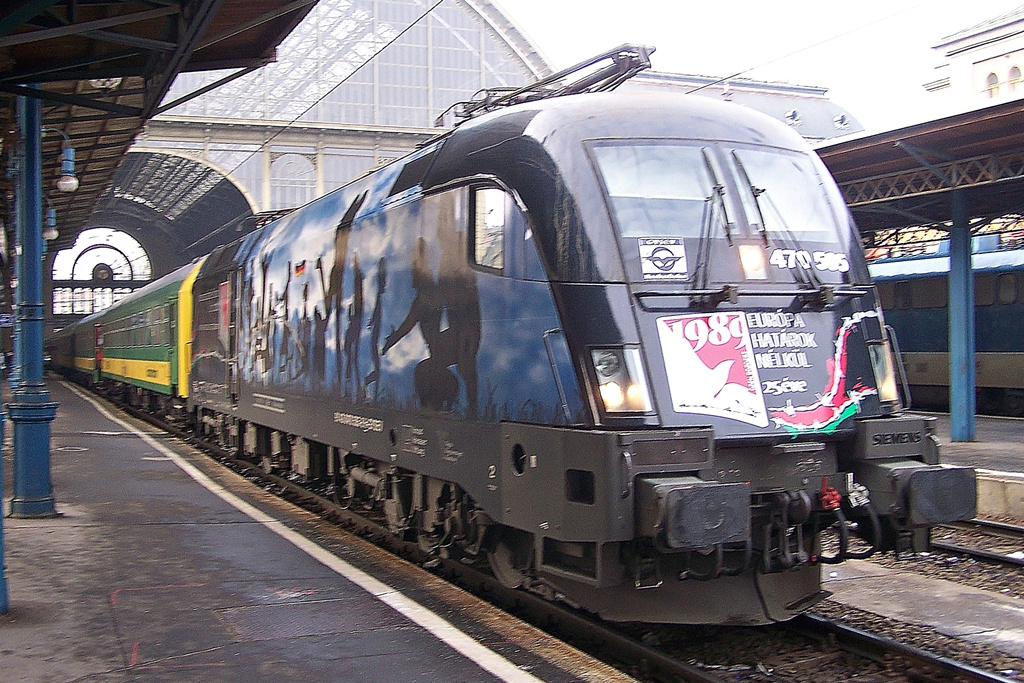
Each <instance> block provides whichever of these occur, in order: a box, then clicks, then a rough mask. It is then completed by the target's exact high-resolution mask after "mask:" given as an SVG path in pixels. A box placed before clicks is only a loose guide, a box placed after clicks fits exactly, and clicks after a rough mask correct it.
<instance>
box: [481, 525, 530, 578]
mask: <svg viewBox="0 0 1024 683" xmlns="http://www.w3.org/2000/svg"><path fill="white" fill-rule="evenodd" d="M487 561H488V562H489V563H490V565H491V571H492V572H494V578H496V579H498V582H499V583H500V584H501V585H503V586H505V587H506V588H519V587H520V586H522V585H523V582H524V581H525V580H526V578H527V576H528V575H529V572H530V565H532V564H533V538H532V537H531V536H530V534H527V533H525V532H523V531H519V530H518V529H512V528H510V527H503V528H502V530H501V536H500V537H499V538H498V540H497V542H496V543H495V544H494V549H493V550H491V551H490V552H488V553H487Z"/></svg>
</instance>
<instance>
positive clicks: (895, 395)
mask: <svg viewBox="0 0 1024 683" xmlns="http://www.w3.org/2000/svg"><path fill="white" fill-rule="evenodd" d="M868 354H869V355H870V356H871V368H872V369H873V370H874V371H875V386H877V387H878V400H879V401H881V402H883V403H897V404H898V403H899V401H900V392H899V388H898V387H897V386H896V368H895V366H894V365H893V362H892V350H891V349H890V348H889V342H888V341H883V342H882V343H881V344H869V345H868Z"/></svg>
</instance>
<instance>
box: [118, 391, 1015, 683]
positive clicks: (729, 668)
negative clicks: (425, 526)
mask: <svg viewBox="0 0 1024 683" xmlns="http://www.w3.org/2000/svg"><path fill="white" fill-rule="evenodd" d="M120 407H121V408H122V409H123V410H125V411H126V412H128V413H129V414H131V415H133V416H134V417H136V418H138V419H141V420H143V421H145V422H147V423H149V424H152V425H153V426H156V427H158V428H160V429H162V430H165V431H167V432H168V433H170V434H172V435H173V436H176V437H178V438H179V439H181V440H182V441H185V442H186V443H188V444H190V445H192V446H194V447H197V448H200V449H201V450H203V451H205V452H206V453H207V454H209V455H211V456H212V457H214V458H216V459H217V460H219V461H220V462H221V463H223V464H224V465H225V466H228V467H230V468H231V469H233V470H235V471H237V472H239V473H240V474H242V475H244V476H246V477H247V478H249V479H250V480H254V481H257V482H258V483H259V484H261V485H262V486H263V487H264V488H266V489H268V490H271V491H272V492H274V493H276V494H277V495H279V496H280V497H282V498H283V499H285V500H288V501H289V502H291V503H293V504H295V505H298V506H300V507H303V508H304V509H306V510H309V511H311V512H314V513H315V514H318V515H319V516H321V517H322V518H324V519H326V520H328V521H331V522H334V523H336V524H338V525H340V526H342V527H343V528H346V529H347V530H349V531H351V532H353V533H356V534H358V535H360V536H362V537H364V538H368V539H371V540H373V541H374V542H375V543H377V544H378V545H380V546H382V547H385V548H387V549H389V550H390V551H392V552H394V553H395V554H397V555H399V556H402V557H404V558H406V559H408V560H410V561H413V562H416V563H418V564H420V565H422V566H424V567H428V568H430V569H432V570H433V571H434V572H435V573H437V574H439V575H440V576H442V577H443V578H445V579H447V580H449V581H451V582H452V583H455V584H456V585H459V586H461V587H462V588H464V589H466V590H469V591H470V592H472V593H474V594H476V595H478V596H482V597H484V598H485V599H486V600H488V601H489V602H491V603H492V604H495V605H497V606H499V607H501V608H502V609H504V610H506V611H507V612H509V613H510V614H513V615H515V616H516V617H518V618H521V619H523V620H524V621H527V622H529V623H531V624H533V625H535V626H537V627H539V628H542V629H543V630H545V631H547V632H549V633H551V634H552V635H554V636H556V637H558V638H560V639H562V640H564V641H565V642H567V643H569V644H571V645H573V646H575V647H577V648H579V649H580V650H583V651H585V652H588V653H590V654H591V655H593V656H595V657H597V658H599V659H601V660H602V661H604V662H606V663H607V664H609V665H611V666H615V667H617V668H619V669H620V670H622V671H624V672H627V673H629V674H630V675H633V676H635V677H637V678H639V679H641V680H645V681H685V682H686V683H725V682H726V681H768V680H783V679H780V678H779V677H776V676H774V674H773V672H772V670H771V669H770V668H768V667H765V666H763V665H760V664H757V665H747V664H736V665H722V664H710V665H709V664H702V663H699V662H698V661H696V660H695V659H694V657H693V656H692V653H687V652H686V651H685V650H684V651H673V650H674V649H673V648H669V647H665V646H663V645H662V644H661V640H662V639H661V638H659V637H657V636H653V637H650V633H648V634H647V635H646V636H645V635H644V633H643V629H640V630H639V631H638V630H637V629H636V628H630V627H624V628H620V627H619V626H617V625H614V624H608V623H606V622H601V621H599V620H596V619H593V618H590V617H589V616H587V615H586V614H585V613H583V612H580V611H578V610H575V609H573V608H571V607H570V606H567V605H565V604H563V603H558V602H552V601H550V600H547V599H544V597H542V596H541V595H538V594H534V593H530V592H526V591H522V590H510V589H507V588H505V587H504V586H502V585H501V584H500V583H499V582H498V581H497V580H496V579H494V578H493V577H491V576H490V575H489V574H488V573H486V571H485V569H484V567H486V564H487V562H486V560H485V559H483V558H480V561H477V562H473V561H468V562H467V561H466V560H467V559H468V558H462V561H459V560H455V559H444V558H437V557H435V556H431V555H427V554H425V553H423V552H422V550H421V549H420V548H419V547H418V545H417V544H416V543H415V542H410V541H404V540H401V539H398V538H396V537H395V536H393V535H392V534H391V533H389V532H388V531H387V529H386V527H385V526H384V525H383V523H381V522H378V521H377V520H375V519H373V518H372V517H370V516H367V515H364V514H361V513H359V512H356V511H354V510H352V509H349V508H347V507H345V506H342V505H339V504H338V503H337V502H335V501H334V500H331V499H330V497H329V496H330V490H329V487H327V488H325V489H324V490H320V491H313V490H310V489H307V488H305V487H303V486H301V485H300V484H298V483H296V482H294V481H292V480H290V479H288V478H285V477H282V476H279V475H277V474H275V473H273V472H266V471H265V470H264V469H262V468H261V467H260V466H258V465H256V464H254V463H252V462H251V461H249V460H245V459H240V458H237V457H235V456H234V454H233V453H231V452H229V451H227V450H225V449H224V448H223V447H221V446H219V445H218V444H214V443H210V442H207V441H205V440H202V439H199V438H197V437H196V435H195V434H194V433H193V432H191V431H189V430H185V429H183V428H181V427H180V426H178V425H175V424H173V423H169V422H167V421H166V420H164V419H162V418H160V417H159V416H156V415H153V414H152V413H148V412H145V411H142V410H139V409H136V408H132V407H130V406H123V405H122V406H120ZM666 628H667V629H669V630H672V629H676V630H680V629H681V630H686V629H689V630H691V631H693V630H694V629H697V630H699V629H700V627H685V626H683V627H678V626H670V627H666ZM779 629H781V630H784V631H786V632H787V633H791V634H799V635H801V636H802V637H804V638H805V639H807V640H809V641H812V642H814V643H815V644H816V645H815V647H816V648H818V649H820V650H821V652H819V653H815V654H814V655H813V657H812V659H814V660H815V661H834V660H837V659H840V656H839V655H840V654H842V653H848V654H850V655H853V656H854V657H855V658H856V659H859V660H861V661H863V660H865V659H866V660H870V662H873V663H874V664H876V665H877V666H881V667H882V668H884V669H885V670H886V671H888V672H890V673H892V674H893V676H894V678H892V679H891V680H901V679H904V680H907V681H914V682H915V683H917V682H934V683H944V682H948V681H962V682H964V683H975V682H985V683H1012V679H1009V678H1005V677H1003V676H1000V675H999V674H995V673H991V672H987V671H983V670H981V669H978V668H976V667H973V666H970V665H967V664H963V663H960V662H956V661H953V660H951V659H948V658H946V657H942V656H939V655H935V654H932V653H928V652H926V651H924V650H920V649H918V648H914V647H912V646H909V645H905V644H901V643H899V642H897V641H895V640H892V639H889V638H885V637H882V636H879V635H874V634H871V633H867V632H865V631H861V630H858V629H854V628H851V627H849V626H845V625H843V624H841V623H839V622H836V621H832V620H829V619H825V618H823V617H820V616H815V615H810V614H806V615H802V616H800V617H798V618H796V619H794V620H792V621H790V622H787V623H785V624H782V625H779V626H777V627H761V628H756V627H716V629H714V631H715V633H716V637H720V638H721V641H722V642H721V645H720V647H721V650H722V651H723V652H728V653H730V654H731V655H736V654H737V652H738V650H737V648H736V646H735V645H731V644H730V642H731V639H732V638H733V637H735V636H737V635H738V634H741V633H742V635H739V637H740V638H749V637H751V636H750V634H751V633H754V636H753V637H758V635H757V634H758V633H760V634H765V635H766V637H767V634H768V633H769V632H770V631H772V630H779ZM702 635H703V634H702ZM851 669H852V671H854V672H858V671H860V668H859V667H858V666H857V665H856V664H854V665H853V666H852V667H851ZM906 672H912V673H911V674H907V673H906ZM819 674H821V672H819ZM824 675H825V678H831V679H833V680H840V679H841V678H840V677H842V678H845V677H846V676H849V675H853V674H852V673H850V671H846V673H844V674H839V673H836V674H833V675H828V674H824ZM784 680H788V679H784ZM807 680H815V679H814V678H808V679H807ZM816 680H824V679H823V678H821V677H820V676H819V677H818V678H817V679H816Z"/></svg>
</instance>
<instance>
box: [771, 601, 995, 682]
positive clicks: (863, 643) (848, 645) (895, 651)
mask: <svg viewBox="0 0 1024 683" xmlns="http://www.w3.org/2000/svg"><path fill="white" fill-rule="evenodd" d="M787 628H790V629H793V630H795V631H797V632H801V633H804V634H805V635H807V636H808V637H816V638H821V637H823V636H825V637H829V638H831V639H834V641H835V643H836V645H837V646H839V647H841V648H843V649H844V650H847V651H850V652H854V653H857V654H860V655H861V656H863V657H867V658H868V659H871V660H874V661H878V662H886V661H891V660H892V659H893V658H896V659H899V660H901V661H902V662H903V663H904V664H903V665H904V666H905V667H907V668H908V670H909V671H911V672H913V678H912V680H915V681H922V682H923V681H936V682H940V681H958V682H962V683H1012V681H1013V680H1014V679H1011V678H1007V677H1005V676H1002V675H1000V674H996V673H992V672H990V671H984V670H982V669H979V668H977V667H974V666H970V665H969V664H964V663H963V662H957V661H954V660H952V659H949V658H947V657H942V656H940V655H936V654H934V653H931V652H927V651H925V650H922V649H920V648H916V647H913V646H911V645H907V644H905V643H900V642H898V641H895V640H893V639H891V638H886V637H883V636H879V635H876V634H873V633H868V632H867V631H862V630H860V629H856V628H853V627H850V626H846V625H845V624H841V623H839V622H837V621H834V620H831V619H825V618H824V617H820V616H817V615H814V614H801V615H800V616H798V617H796V618H795V619H793V620H792V621H790V622H789V623H788V624H787Z"/></svg>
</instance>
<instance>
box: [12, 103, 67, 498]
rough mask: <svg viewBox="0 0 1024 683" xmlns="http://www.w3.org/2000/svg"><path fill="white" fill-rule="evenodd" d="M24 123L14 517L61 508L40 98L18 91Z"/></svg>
mask: <svg viewBox="0 0 1024 683" xmlns="http://www.w3.org/2000/svg"><path fill="white" fill-rule="evenodd" d="M18 125H19V128H20V134H21V140H22V141H23V142H24V150H25V156H24V162H23V163H22V166H21V173H20V174H19V183H18V192H17V197H16V201H17V203H18V204H19V207H20V208H21V216H22V218H23V219H24V220H21V221H19V222H18V243H19V244H20V245H21V252H20V253H19V254H18V288H17V291H16V294H15V301H16V303H17V320H18V322H19V323H20V324H21V325H20V328H19V329H18V330H17V332H18V333H19V334H20V335H21V343H20V345H19V347H18V348H19V351H20V352H21V356H22V358H21V361H22V362H21V377H20V379H19V382H18V385H17V387H16V388H14V389H13V391H12V397H13V401H12V402H11V403H9V404H7V412H8V414H9V415H10V416H11V422H12V423H13V425H14V497H13V498H12V499H11V516H12V517H53V516H55V515H56V514H57V512H56V509H55V508H54V501H53V486H52V485H51V483H50V423H51V422H52V421H53V418H54V416H55V415H56V414H57V404H56V403H53V402H52V401H50V393H49V392H48V391H47V390H46V385H45V384H44V383H43V270H42V252H43V173H42V167H43V155H42V137H43V133H42V117H41V115H40V104H39V100H37V99H34V98H26V97H18Z"/></svg>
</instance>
